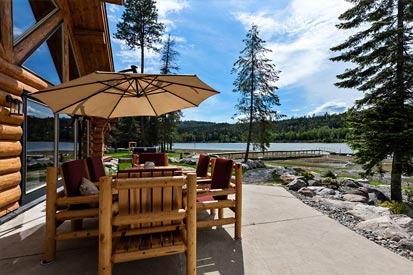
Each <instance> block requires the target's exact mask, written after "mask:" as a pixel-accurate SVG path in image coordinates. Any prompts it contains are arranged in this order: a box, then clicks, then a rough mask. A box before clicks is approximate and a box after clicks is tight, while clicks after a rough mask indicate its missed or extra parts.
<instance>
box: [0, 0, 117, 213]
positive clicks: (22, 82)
mask: <svg viewBox="0 0 413 275" xmlns="http://www.w3.org/2000/svg"><path fill="white" fill-rule="evenodd" d="M107 4H114V5H123V0H87V1H85V0H42V1H38V0H1V1H0V20H1V27H0V217H1V216H4V215H6V214H8V213H10V212H11V211H13V210H15V209H17V208H19V207H22V206H23V205H25V204H28V203H30V202H32V201H34V200H36V199H38V198H40V197H41V196H43V195H44V192H45V188H44V187H45V181H46V179H45V175H46V174H45V172H46V167H47V166H52V165H55V166H56V165H58V164H59V163H60V162H61V161H64V160H65V159H70V158H79V157H80V158H83V157H85V156H87V155H102V154H103V136H104V130H105V129H106V126H107V125H106V124H107V123H106V121H102V120H99V119H94V118H88V119H87V120H85V119H82V118H73V117H69V116H64V115H54V114H53V113H52V112H51V110H50V109H49V108H48V107H47V106H44V105H42V104H41V103H40V102H36V101H35V100H33V99H32V98H30V94H31V93H33V92H35V91H38V90H41V89H44V88H46V87H49V86H51V85H57V84H60V83H63V82H66V81H69V80H72V79H75V78H78V77H80V76H83V75H86V74H88V73H91V72H94V71H114V65H113V58H112V49H111V44H110V35H111V34H110V33H109V26H108V19H107V14H106V7H107ZM41 126H43V127H41ZM44 129H46V130H44ZM63 145H65V146H66V147H68V148H65V146H63ZM57 156H59V157H57Z"/></svg>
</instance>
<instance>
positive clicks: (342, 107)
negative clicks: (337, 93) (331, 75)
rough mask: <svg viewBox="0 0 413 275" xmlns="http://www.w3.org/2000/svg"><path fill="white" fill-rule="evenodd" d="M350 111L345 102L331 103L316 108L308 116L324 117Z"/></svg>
mask: <svg viewBox="0 0 413 275" xmlns="http://www.w3.org/2000/svg"><path fill="white" fill-rule="evenodd" d="M347 109H348V105H347V104H346V103H345V102H334V101H329V102H326V103H324V104H323V105H321V106H318V107H317V108H315V109H314V110H313V111H312V112H308V114H307V115H310V116H311V115H313V114H315V115H324V114H325V113H329V114H340V113H343V112H345V111H346V110H347Z"/></svg>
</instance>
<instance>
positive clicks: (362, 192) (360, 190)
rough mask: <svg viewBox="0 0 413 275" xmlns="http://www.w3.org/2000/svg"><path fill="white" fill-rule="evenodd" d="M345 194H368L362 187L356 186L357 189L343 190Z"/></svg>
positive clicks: (364, 195) (366, 195)
mask: <svg viewBox="0 0 413 275" xmlns="http://www.w3.org/2000/svg"><path fill="white" fill-rule="evenodd" d="M345 194H353V195H359V196H363V197H366V198H367V197H368V196H369V192H368V191H367V190H366V189H365V188H363V187H360V188H357V189H350V190H348V191H346V192H345Z"/></svg>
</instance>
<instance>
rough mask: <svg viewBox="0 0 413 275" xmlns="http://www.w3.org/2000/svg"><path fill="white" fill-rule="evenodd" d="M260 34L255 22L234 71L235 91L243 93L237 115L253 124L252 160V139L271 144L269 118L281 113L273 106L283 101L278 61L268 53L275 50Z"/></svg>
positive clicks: (265, 145)
mask: <svg viewBox="0 0 413 275" xmlns="http://www.w3.org/2000/svg"><path fill="white" fill-rule="evenodd" d="M258 35H259V31H258V27H257V26H256V25H254V24H253V25H252V26H251V29H250V30H249V31H248V33H247V36H246V39H244V40H243V42H244V43H245V48H244V49H243V50H242V51H241V52H240V54H241V55H240V57H239V59H238V60H237V61H236V62H235V63H234V67H233V69H232V71H231V73H236V74H237V78H236V80H235V81H234V84H233V85H234V86H235V88H234V90H233V92H236V93H240V94H241V97H240V99H239V101H238V104H237V105H236V106H235V107H236V109H237V113H236V114H235V116H238V115H240V116H241V118H240V119H239V121H240V122H241V123H248V125H249V127H248V136H247V148H246V151H245V159H244V161H245V162H246V161H247V160H248V154H249V150H250V144H251V142H254V147H259V148H260V149H261V150H265V149H266V148H268V147H269V139H270V131H269V130H268V129H269V128H268V127H270V126H271V125H272V124H271V123H269V122H271V121H273V120H276V119H278V118H279V117H280V115H279V114H278V113H277V111H274V110H273V109H272V107H273V106H274V105H280V103H279V99H278V96H277V95H276V94H275V91H276V90H277V89H278V87H277V86H276V85H275V82H276V81H278V79H279V77H278V75H279V73H280V71H278V70H276V69H275V65H274V64H272V63H271V60H270V59H268V58H267V57H266V55H267V54H268V53H269V52H271V50H269V49H266V48H264V44H265V41H264V40H262V39H261V38H260V37H259V36H258ZM253 127H254V129H256V130H255V131H253Z"/></svg>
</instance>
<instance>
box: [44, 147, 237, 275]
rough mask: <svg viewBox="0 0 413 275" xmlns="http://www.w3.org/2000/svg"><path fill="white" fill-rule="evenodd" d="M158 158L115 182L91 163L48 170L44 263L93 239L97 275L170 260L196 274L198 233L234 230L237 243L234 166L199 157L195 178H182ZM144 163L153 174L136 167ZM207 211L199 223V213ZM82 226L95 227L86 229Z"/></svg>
mask: <svg viewBox="0 0 413 275" xmlns="http://www.w3.org/2000/svg"><path fill="white" fill-rule="evenodd" d="M164 155H165V154H163V153H145V154H139V156H136V157H135V158H136V162H135V165H134V167H132V168H129V169H126V170H122V171H118V173H117V175H115V176H106V175H105V171H104V168H103V164H102V159H101V158H100V157H98V156H94V157H89V158H87V159H86V160H73V161H69V162H65V163H63V164H62V165H61V166H60V167H57V168H55V167H50V168H48V171H47V194H46V238H45V256H44V263H49V262H52V261H54V260H55V258H56V241H61V240H69V239H74V238H87V237H98V240H99V247H98V255H99V257H98V259H99V260H98V271H99V274H111V273H112V265H113V264H114V263H120V262H125V261H133V260H137V259H144V258H151V257H159V256H166V255H171V254H177V253H185V255H186V272H187V274H196V231H197V228H203V227H213V226H222V225H227V224H234V238H236V239H240V238H241V214H242V213H241V212H242V166H241V164H239V163H234V162H233V161H232V160H230V159H224V158H210V156H208V155H204V154H201V156H200V158H199V161H198V164H197V170H196V173H184V172H183V171H182V169H181V168H180V167H176V166H170V165H168V163H167V157H166V158H165V156H164ZM151 157H152V158H151ZM138 159H140V161H139V160H138ZM162 159H163V160H164V162H162V161H161V160H162ZM165 160H166V162H165ZM148 161H151V162H154V163H155V166H154V167H151V168H145V167H143V166H142V163H141V162H143V163H145V162H148ZM208 168H211V169H210V170H211V171H210V172H209V171H208ZM233 173H235V181H234V182H231V180H232V178H233V177H232V175H233ZM59 178H61V179H62V182H63V187H64V188H63V190H62V191H60V192H58V191H57V190H58V189H57V185H58V180H59ZM216 209H218V215H216V213H215V210H216ZM225 209H229V210H231V211H224V210H225ZM208 210H209V211H210V214H209V215H208V219H206V220H201V219H200V218H199V216H200V215H199V214H200V212H204V211H208ZM228 213H230V215H229V216H228ZM231 213H232V214H231ZM197 214H198V215H197ZM89 218H92V219H98V226H95V227H92V228H87V227H85V226H84V223H83V220H84V219H89ZM65 222H70V223H71V227H70V230H68V231H67V230H66V231H64V230H60V228H59V226H60V225H61V224H63V223H65Z"/></svg>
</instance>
